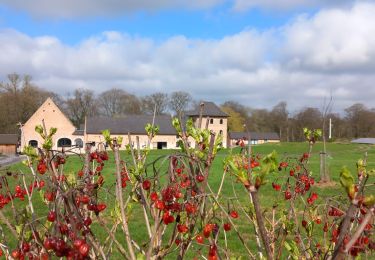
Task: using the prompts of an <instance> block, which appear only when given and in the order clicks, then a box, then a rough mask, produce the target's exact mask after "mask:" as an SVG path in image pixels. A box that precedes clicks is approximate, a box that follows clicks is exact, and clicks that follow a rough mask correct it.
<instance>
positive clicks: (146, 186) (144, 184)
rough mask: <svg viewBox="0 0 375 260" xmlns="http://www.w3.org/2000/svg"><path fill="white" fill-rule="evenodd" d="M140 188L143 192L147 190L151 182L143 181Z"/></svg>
mask: <svg viewBox="0 0 375 260" xmlns="http://www.w3.org/2000/svg"><path fill="white" fill-rule="evenodd" d="M142 188H143V189H144V190H149V189H150V188H151V182H150V181H149V180H144V181H143V182H142Z"/></svg>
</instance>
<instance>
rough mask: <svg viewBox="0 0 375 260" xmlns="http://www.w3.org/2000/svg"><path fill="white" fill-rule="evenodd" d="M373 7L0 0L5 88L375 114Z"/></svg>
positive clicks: (293, 0) (214, 0)
mask: <svg viewBox="0 0 375 260" xmlns="http://www.w3.org/2000/svg"><path fill="white" fill-rule="evenodd" d="M373 13H375V3H374V1H354V0H353V1H351V0H332V1H324V0H284V1H277V0H190V1H185V0H157V1H156V0H155V1H148V0H138V1H134V0H110V1H101V0H79V1H73V0H50V1H45V0H34V1H22V0H2V1H0V48H1V49H2V50H3V53H4V54H3V55H2V56H1V57H0V72H1V73H0V78H1V79H3V80H5V79H6V75H7V74H9V73H12V72H17V73H20V74H29V75H31V76H32V77H33V80H34V83H35V84H37V85H38V86H40V87H43V88H46V89H50V90H53V91H56V92H58V93H59V94H61V95H66V94H68V93H69V92H72V91H74V89H76V88H88V89H92V90H94V91H95V92H96V93H100V92H101V91H103V90H107V89H109V88H112V87H118V88H122V89H124V90H126V91H128V92H130V93H134V94H137V95H139V96H142V95H147V94H150V93H153V92H156V91H162V92H167V93H169V92H172V91H176V90H185V91H189V92H190V93H191V94H192V95H193V96H194V97H195V98H196V99H206V100H212V101H215V102H217V103H221V102H224V101H226V100H235V101H238V102H240V103H243V104H246V105H249V106H252V107H258V108H272V106H273V105H276V104H277V103H278V102H280V101H287V102H288V106H289V108H290V110H292V111H293V110H298V109H300V108H302V107H305V106H315V107H321V106H322V103H323V102H324V98H327V96H329V95H330V93H332V94H333V98H334V100H335V102H334V104H335V107H334V109H335V110H337V111H342V110H343V109H344V108H345V107H348V106H349V105H351V104H353V103H356V102H361V103H364V104H365V105H367V106H369V107H374V105H373V103H372V102H373V101H372V100H373V99H374V97H375V86H374V85H373V82H375V81H374V80H375V74H374V71H375V18H374V16H373Z"/></svg>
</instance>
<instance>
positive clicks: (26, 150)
mask: <svg viewBox="0 0 375 260" xmlns="http://www.w3.org/2000/svg"><path fill="white" fill-rule="evenodd" d="M23 153H24V154H26V155H27V156H29V157H30V158H31V159H35V158H37V157H38V154H37V153H36V149H35V148H34V147H32V146H30V145H27V146H25V147H24V148H23Z"/></svg>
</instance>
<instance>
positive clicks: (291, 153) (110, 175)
mask: <svg viewBox="0 0 375 260" xmlns="http://www.w3.org/2000/svg"><path fill="white" fill-rule="evenodd" d="M252 149H253V153H254V154H257V155H260V156H263V155H266V154H269V153H271V152H272V151H274V150H275V151H276V152H277V154H278V159H279V160H280V161H282V160H283V159H285V158H299V157H300V156H301V154H303V153H304V152H306V151H308V143H306V142H305V143H276V144H271V143H269V144H262V145H254V146H252ZM322 150H323V144H322V143H319V142H318V143H316V144H315V145H314V147H313V150H312V155H311V157H310V160H309V170H310V171H311V173H312V176H313V177H314V178H315V180H316V184H315V185H314V186H313V188H312V189H313V191H315V192H317V193H318V195H319V198H318V200H317V204H321V205H322V206H324V202H325V201H326V199H327V198H334V197H335V198H336V199H337V200H342V201H345V200H346V194H345V192H344V191H343V189H342V187H341V185H340V183H339V173H340V170H341V168H342V167H343V166H347V167H348V169H349V170H351V171H352V173H353V175H355V172H356V162H357V160H358V159H360V158H364V156H365V153H367V161H368V166H369V168H375V147H374V146H371V145H361V144H350V143H327V170H328V171H329V175H330V177H331V180H332V182H331V183H330V184H329V185H320V184H319V183H318V181H319V179H320V177H319V167H320V165H319V163H320V160H319V153H320V152H321V151H322ZM236 152H239V148H234V149H223V150H221V151H219V152H218V154H217V156H216V158H215V160H214V162H213V166H212V168H211V172H210V177H209V182H208V183H209V185H210V187H211V188H212V189H213V190H214V191H216V190H217V189H218V188H219V185H220V182H221V178H222V174H223V160H224V159H225V158H226V157H227V156H228V155H229V154H230V153H236ZM176 153H179V151H178V150H153V151H151V152H150V154H149V156H148V160H147V162H148V168H147V174H150V175H152V171H153V167H156V168H157V169H158V171H160V172H166V171H167V165H166V163H165V161H164V159H165V158H166V157H168V156H169V155H172V154H176ZM121 158H122V159H123V160H125V161H127V162H128V161H129V160H130V155H129V154H128V153H127V152H126V151H121ZM105 164H106V165H105V166H104V169H103V171H102V175H103V177H104V181H105V182H104V185H103V187H102V189H108V191H113V193H112V194H111V192H100V191H99V192H98V201H103V202H105V203H106V204H107V209H106V210H105V211H104V212H103V213H104V214H103V215H102V216H103V218H104V219H106V220H108V222H109V223H111V221H112V220H113V204H114V196H113V194H114V184H115V180H116V177H115V167H114V159H113V154H112V153H111V152H109V160H108V161H107V162H106V163H105ZM82 165H83V158H81V157H79V156H77V155H70V156H69V157H68V158H67V159H66V164H65V165H64V169H63V170H64V173H65V175H67V176H71V177H70V178H75V177H76V176H77V172H78V171H79V170H80V169H81V168H82ZM6 172H13V173H15V172H23V173H25V174H29V169H28V168H27V167H25V166H24V165H23V164H22V163H19V164H16V165H12V166H11V167H8V168H6V169H2V170H1V174H2V175H3V174H6ZM287 175H288V172H285V171H283V170H282V171H278V172H274V173H272V174H271V175H270V176H269V178H268V183H267V184H266V185H264V186H262V187H261V189H260V201H261V206H262V208H263V209H264V210H265V211H267V210H268V211H269V210H270V209H272V208H280V207H281V208H282V207H283V205H284V203H285V202H284V195H283V194H282V193H281V192H276V191H274V190H273V189H272V185H271V183H272V182H278V181H279V180H280V179H281V178H286V176H287ZM68 179H69V177H68ZM13 181H14V183H11V184H10V185H11V186H13V185H16V184H20V183H21V181H22V180H21V179H20V178H13ZM13 181H12V182H13ZM368 183H370V184H371V183H372V184H374V177H371V179H370V180H369V182H368ZM125 190H127V191H129V188H128V187H127V188H125ZM374 191H375V190H374V186H370V187H369V188H368V189H367V191H366V192H367V193H369V194H371V193H372V194H374ZM35 195H36V196H34V207H35V210H36V211H37V212H38V215H39V213H40V215H46V213H47V211H48V208H47V207H46V206H45V205H44V202H43V200H42V197H43V192H41V196H38V195H37V194H35ZM221 200H222V201H225V202H226V203H228V205H229V204H230V207H231V208H233V207H234V208H236V209H237V210H238V212H239V213H240V218H238V219H236V220H235V221H234V222H235V224H236V225H237V226H238V228H239V230H240V231H241V233H242V234H243V237H244V238H245V239H246V243H247V244H248V246H249V247H250V248H251V249H252V250H253V251H254V252H255V253H256V243H255V235H254V230H253V227H252V226H251V225H250V224H249V222H248V221H247V219H246V218H245V216H243V214H241V211H242V209H244V210H245V211H246V208H247V207H248V205H249V199H248V195H247V193H246V191H245V189H244V188H243V185H241V184H240V183H238V182H237V181H236V179H235V178H234V177H233V176H230V175H227V176H226V177H225V183H224V186H223V190H222V196H221ZM25 203H26V200H25V201H15V207H16V208H22V205H24V204H25ZM228 207H229V206H228ZM299 207H300V209H302V207H303V204H302V203H301V205H300V206H299ZM10 211H11V209H10V207H9V205H8V208H4V209H3V212H4V214H5V215H6V216H11V214H10V213H11V212H10ZM140 214H141V209H140V208H138V207H137V204H134V207H133V208H132V209H131V213H129V223H131V225H130V233H131V235H132V236H133V237H134V238H135V240H136V241H142V242H141V243H140V245H142V243H147V236H145V234H146V229H145V227H144V226H143V218H141V217H140ZM281 214H282V213H281ZM281 214H280V215H277V216H276V217H277V218H279V217H282V216H281ZM322 218H324V216H322ZM11 221H13V220H11ZM3 229H4V230H6V229H7V228H6V227H5V226H4V227H3ZM92 229H93V232H94V233H96V234H97V235H98V237H99V238H100V240H102V241H105V239H106V236H107V235H106V233H105V232H104V230H103V229H102V228H101V227H100V226H99V225H97V224H95V223H94V224H93V225H92ZM119 229H120V228H119ZM317 230H318V229H317ZM167 232H168V231H167ZM121 234H122V233H121V232H118V234H117V235H118V239H119V241H121V242H123V243H124V245H125V241H124V238H123V237H121ZM316 235H317V237H316V240H317V241H319V240H321V239H322V236H323V235H322V232H318V231H316ZM227 239H228V250H229V251H230V252H231V253H232V254H233V255H237V256H241V255H242V253H243V252H244V249H243V246H242V244H241V243H240V241H239V239H238V238H237V236H236V234H235V233H234V232H232V233H231V232H228V234H227ZM290 239H292V237H291V238H290ZM16 243H17V241H14V240H12V239H11V244H13V245H14V246H15V245H16ZM195 246H196V245H193V246H192V247H193V250H191V252H190V255H189V257H190V256H191V257H193V256H196V255H199V251H200V250H201V247H198V246H197V247H196V250H195V249H194V247H195ZM175 257H176V256H175V255H173V254H171V255H170V256H169V257H168V258H170V259H175ZM112 259H121V256H120V255H119V254H118V252H117V251H116V249H115V248H114V251H113V255H112Z"/></svg>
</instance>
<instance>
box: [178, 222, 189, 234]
mask: <svg viewBox="0 0 375 260" xmlns="http://www.w3.org/2000/svg"><path fill="white" fill-rule="evenodd" d="M177 230H178V232H180V233H186V232H187V231H188V227H187V226H186V225H185V224H178V225H177Z"/></svg>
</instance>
